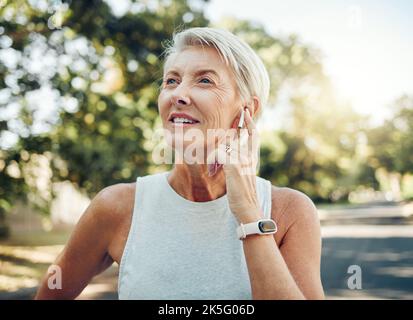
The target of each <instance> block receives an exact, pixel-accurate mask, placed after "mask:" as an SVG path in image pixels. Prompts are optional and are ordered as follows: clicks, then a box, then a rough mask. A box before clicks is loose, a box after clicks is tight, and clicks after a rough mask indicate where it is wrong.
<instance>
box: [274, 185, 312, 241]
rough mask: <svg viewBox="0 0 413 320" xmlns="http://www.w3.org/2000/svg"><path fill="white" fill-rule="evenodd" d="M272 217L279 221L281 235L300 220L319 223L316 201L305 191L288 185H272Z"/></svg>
mask: <svg viewBox="0 0 413 320" xmlns="http://www.w3.org/2000/svg"><path fill="white" fill-rule="evenodd" d="M271 204H272V208H271V217H272V219H273V220H274V221H276V222H277V223H278V227H279V231H280V235H285V233H286V232H287V230H288V229H289V228H290V227H291V226H292V225H293V224H294V223H295V222H297V221H299V220H307V221H309V220H312V221H315V222H317V223H318V213H317V208H316V206H315V205H314V202H313V201H312V200H311V199H310V197H309V196H307V195H306V194H305V193H304V192H301V191H299V190H295V189H292V188H288V187H277V186H274V185H273V186H272V189H271Z"/></svg>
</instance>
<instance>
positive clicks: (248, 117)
mask: <svg viewBox="0 0 413 320" xmlns="http://www.w3.org/2000/svg"><path fill="white" fill-rule="evenodd" d="M245 124H246V126H247V129H248V134H249V135H250V136H252V135H253V134H254V133H255V130H256V129H257V127H256V126H255V123H254V121H253V120H252V117H251V114H250V111H249V109H248V108H247V109H246V110H245Z"/></svg>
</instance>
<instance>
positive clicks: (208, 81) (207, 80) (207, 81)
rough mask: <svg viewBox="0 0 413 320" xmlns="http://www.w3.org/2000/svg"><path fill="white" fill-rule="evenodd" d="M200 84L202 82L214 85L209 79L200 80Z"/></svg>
mask: <svg viewBox="0 0 413 320" xmlns="http://www.w3.org/2000/svg"><path fill="white" fill-rule="evenodd" d="M205 81H206V82H205ZM200 82H202V83H212V81H211V80H209V79H208V78H202V79H201V80H200Z"/></svg>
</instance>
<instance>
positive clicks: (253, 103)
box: [246, 96, 261, 118]
mask: <svg viewBox="0 0 413 320" xmlns="http://www.w3.org/2000/svg"><path fill="white" fill-rule="evenodd" d="M246 107H248V110H249V112H250V115H251V117H253V118H254V116H255V115H257V114H258V112H259V110H260V108H261V104H260V99H258V97H257V96H253V97H252V98H251V100H250V102H249V103H248V106H246Z"/></svg>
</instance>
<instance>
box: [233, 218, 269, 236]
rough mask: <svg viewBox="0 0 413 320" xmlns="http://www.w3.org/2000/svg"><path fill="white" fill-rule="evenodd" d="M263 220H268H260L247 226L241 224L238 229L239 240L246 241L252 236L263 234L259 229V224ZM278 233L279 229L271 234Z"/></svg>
mask: <svg viewBox="0 0 413 320" xmlns="http://www.w3.org/2000/svg"><path fill="white" fill-rule="evenodd" d="M261 220H268V219H260V220H257V221H255V222H251V223H247V224H243V223H241V224H240V225H239V226H238V228H237V235H238V238H239V239H244V238H246V237H247V236H248V235H250V234H263V233H262V232H261V230H260V229H259V227H258V223H259V222H260V221H261ZM274 223H275V222H274ZM276 231H277V228H276V230H275V231H274V232H271V233H275V232H276ZM271 233H265V234H271Z"/></svg>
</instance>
